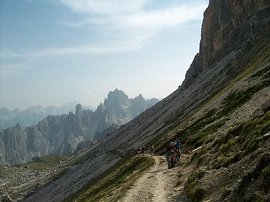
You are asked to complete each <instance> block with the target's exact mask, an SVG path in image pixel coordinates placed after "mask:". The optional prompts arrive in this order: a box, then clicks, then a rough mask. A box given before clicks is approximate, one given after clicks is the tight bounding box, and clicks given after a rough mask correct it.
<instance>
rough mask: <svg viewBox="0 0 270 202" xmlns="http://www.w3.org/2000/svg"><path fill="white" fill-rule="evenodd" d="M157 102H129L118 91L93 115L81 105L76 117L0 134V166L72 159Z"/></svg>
mask: <svg viewBox="0 0 270 202" xmlns="http://www.w3.org/2000/svg"><path fill="white" fill-rule="evenodd" d="M137 100H139V102H138V101H137ZM156 102H157V100H156ZM156 102H155V101H153V100H150V101H149V102H148V101H147V100H145V99H144V98H143V97H142V96H141V95H140V96H139V97H137V98H134V99H129V98H128V96H127V95H126V94H125V93H124V92H123V91H121V90H118V89H116V90H115V91H111V92H110V93H109V95H108V98H106V99H105V101H104V104H100V105H99V106H98V108H97V110H96V111H94V112H93V111H92V110H89V109H86V110H83V108H82V105H80V104H78V105H77V106H76V110H75V114H73V113H72V112H70V113H69V114H66V115H58V116H48V117H46V118H45V119H44V120H42V121H40V122H39V123H38V124H37V125H35V126H31V127H26V128H24V127H21V126H20V125H19V124H17V125H16V126H15V127H10V128H8V129H6V130H3V131H2V132H0V164H3V163H10V164H16V163H23V162H26V161H30V160H31V159H32V158H33V157H35V156H42V155H48V154H55V155H71V154H73V152H74V151H75V150H76V147H77V146H78V145H79V143H81V142H83V141H86V142H85V143H84V144H83V143H82V144H80V146H79V147H80V148H85V147H86V146H87V145H91V144H90V143H89V141H93V138H94V137H95V139H100V138H102V137H103V136H104V135H106V134H107V133H110V132H112V131H114V130H115V129H116V128H118V127H119V126H120V125H122V124H125V123H127V122H128V121H130V120H131V119H132V118H134V117H135V116H137V115H139V114H140V113H142V112H143V111H145V110H146V109H147V108H149V107H151V106H152V105H153V104H155V103H156ZM78 150H79V148H77V150H76V152H78Z"/></svg>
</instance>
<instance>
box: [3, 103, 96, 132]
mask: <svg viewBox="0 0 270 202" xmlns="http://www.w3.org/2000/svg"><path fill="white" fill-rule="evenodd" d="M77 104H79V103H78V102H70V103H67V104H64V105H63V106H61V107H55V106H49V107H43V106H35V107H30V108H27V109H25V110H20V109H13V110H9V109H7V108H6V107H1V108H0V129H6V128H8V127H12V126H15V125H16V124H17V123H19V124H20V125H21V126H31V125H34V124H37V123H38V122H39V121H41V120H42V119H44V118H45V117H46V116H48V115H60V114H68V113H69V112H73V113H74V112H75V107H76V105H77ZM83 108H87V109H93V108H92V107H85V106H84V107H83Z"/></svg>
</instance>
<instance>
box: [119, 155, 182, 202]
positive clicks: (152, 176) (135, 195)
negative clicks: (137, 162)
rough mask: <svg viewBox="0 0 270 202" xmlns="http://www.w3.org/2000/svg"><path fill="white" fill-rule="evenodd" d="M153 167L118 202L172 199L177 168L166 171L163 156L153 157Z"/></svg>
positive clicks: (157, 201)
mask: <svg viewBox="0 0 270 202" xmlns="http://www.w3.org/2000/svg"><path fill="white" fill-rule="evenodd" d="M153 158H154V159H155V165H154V166H153V167H152V168H150V170H148V171H147V172H146V173H144V174H143V175H142V176H141V177H140V178H139V179H138V180H137V181H136V182H135V184H134V185H133V186H132V188H131V189H130V190H128V191H127V194H126V196H125V197H124V198H122V199H121V200H120V202H132V201H133V202H138V201H140V202H141V201H154V202H165V201H170V199H171V198H172V195H173V192H174V191H175V190H174V189H173V187H174V185H175V182H176V180H177V179H176V178H177V177H176V176H177V168H173V169H168V167H167V162H166V159H165V157H164V156H154V157H153Z"/></svg>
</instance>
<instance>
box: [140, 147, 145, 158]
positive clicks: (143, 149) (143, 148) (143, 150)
mask: <svg viewBox="0 0 270 202" xmlns="http://www.w3.org/2000/svg"><path fill="white" fill-rule="evenodd" d="M141 149H142V150H141V151H142V155H143V156H144V152H145V147H144V145H142V147H141Z"/></svg>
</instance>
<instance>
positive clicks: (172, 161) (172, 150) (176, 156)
mask: <svg viewBox="0 0 270 202" xmlns="http://www.w3.org/2000/svg"><path fill="white" fill-rule="evenodd" d="M164 152H165V157H166V160H167V163H168V169H170V168H173V167H175V166H177V165H179V162H180V156H181V144H180V140H179V139H176V140H175V141H171V142H170V144H169V145H167V146H166V147H165V149H164Z"/></svg>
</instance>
